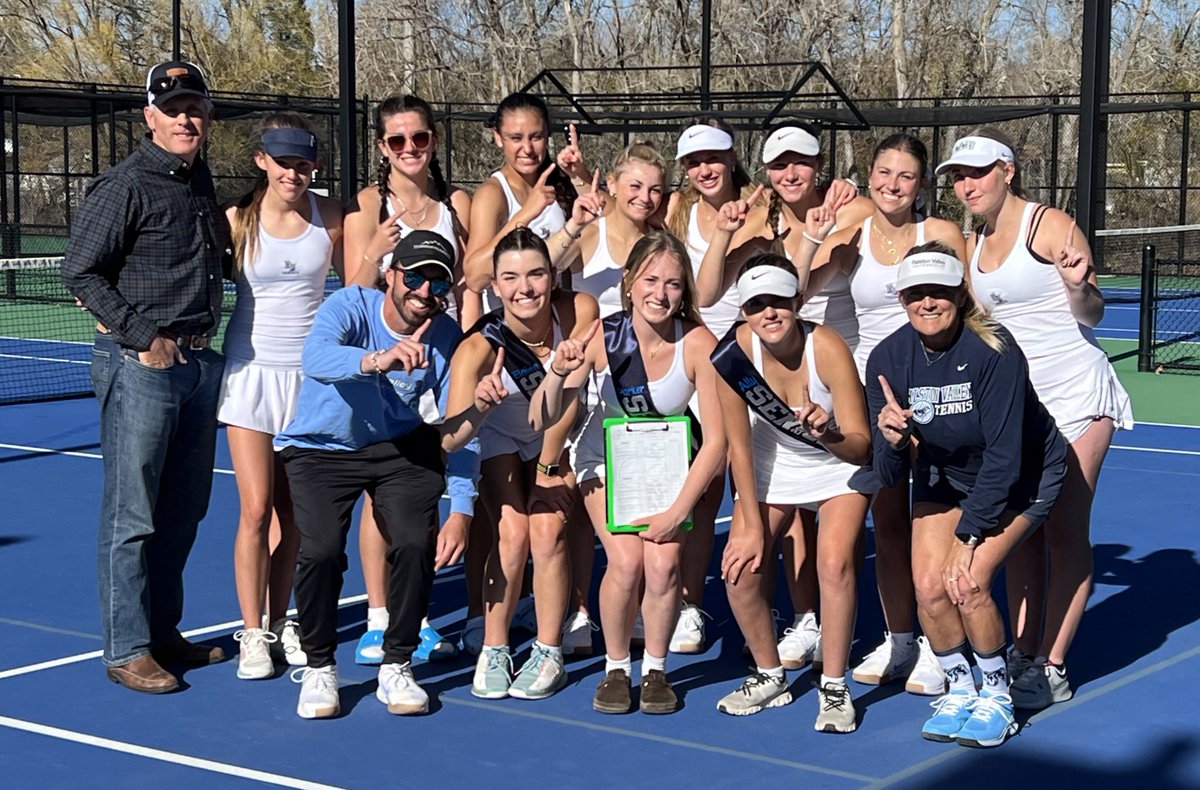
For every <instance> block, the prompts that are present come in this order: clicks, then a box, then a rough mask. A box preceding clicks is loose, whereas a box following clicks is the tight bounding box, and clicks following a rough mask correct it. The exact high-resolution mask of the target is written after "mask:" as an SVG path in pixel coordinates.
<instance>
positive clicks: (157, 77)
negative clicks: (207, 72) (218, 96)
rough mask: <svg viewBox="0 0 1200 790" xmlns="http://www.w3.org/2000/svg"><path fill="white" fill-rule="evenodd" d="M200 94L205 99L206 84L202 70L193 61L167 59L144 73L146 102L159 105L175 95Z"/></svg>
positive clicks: (206, 93)
mask: <svg viewBox="0 0 1200 790" xmlns="http://www.w3.org/2000/svg"><path fill="white" fill-rule="evenodd" d="M184 95H190V96H200V97H201V98H204V99H207V98H209V95H208V84H207V83H206V82H205V81H204V72H203V71H201V70H200V67H199V66H197V65H196V64H195V63H188V62H186V61H182V60H169V61H167V62H166V63H159V64H158V65H157V66H155V67H153V68H152V69H150V71H149V73H147V74H146V102H147V103H148V104H153V105H154V106H156V107H161V106H162V105H163V103H164V102H168V101H170V100H171V99H174V98H175V97H176V96H184Z"/></svg>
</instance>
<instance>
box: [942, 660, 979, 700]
mask: <svg viewBox="0 0 1200 790" xmlns="http://www.w3.org/2000/svg"><path fill="white" fill-rule="evenodd" d="M934 657H935V658H936V659H937V662H938V666H940V667H941V668H942V671H943V672H945V673H946V680H947V681H949V683H950V691H952V692H954V693H957V694H970V695H971V696H975V677H974V676H973V675H972V674H971V665H970V664H968V663H967V657H966V656H965V655H963V654H962V653H961V652H959V651H955V652H954V653H951V654H950V655H948V656H939V655H937V654H936V653H935V654H934Z"/></svg>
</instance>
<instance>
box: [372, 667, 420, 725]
mask: <svg viewBox="0 0 1200 790" xmlns="http://www.w3.org/2000/svg"><path fill="white" fill-rule="evenodd" d="M375 699H377V700H379V701H380V702H382V703H383V704H384V705H387V709H388V713H394V714H396V715H397V716H407V715H411V714H414V713H428V712H429V695H428V694H426V693H425V689H423V688H421V687H420V686H419V685H418V684H417V681H416V679H415V678H413V673H412V664H411V663H404V664H384V665H383V666H381V667H379V688H377V689H376V690H375Z"/></svg>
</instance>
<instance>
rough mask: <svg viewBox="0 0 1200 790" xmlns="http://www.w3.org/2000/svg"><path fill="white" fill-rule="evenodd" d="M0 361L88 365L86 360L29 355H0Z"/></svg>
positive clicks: (88, 362) (89, 361) (89, 362)
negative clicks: (14, 360) (13, 360)
mask: <svg viewBox="0 0 1200 790" xmlns="http://www.w3.org/2000/svg"><path fill="white" fill-rule="evenodd" d="M0 359H20V360H23V361H25V362H66V363H67V364H69V365H90V364H92V362H91V360H88V359H63V358H62V357H38V356H33V355H31V354H0Z"/></svg>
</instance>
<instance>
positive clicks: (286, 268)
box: [283, 261, 299, 274]
mask: <svg viewBox="0 0 1200 790" xmlns="http://www.w3.org/2000/svg"><path fill="white" fill-rule="evenodd" d="M283 273H284V274H299V269H298V268H297V266H296V262H295V261H284V262H283Z"/></svg>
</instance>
